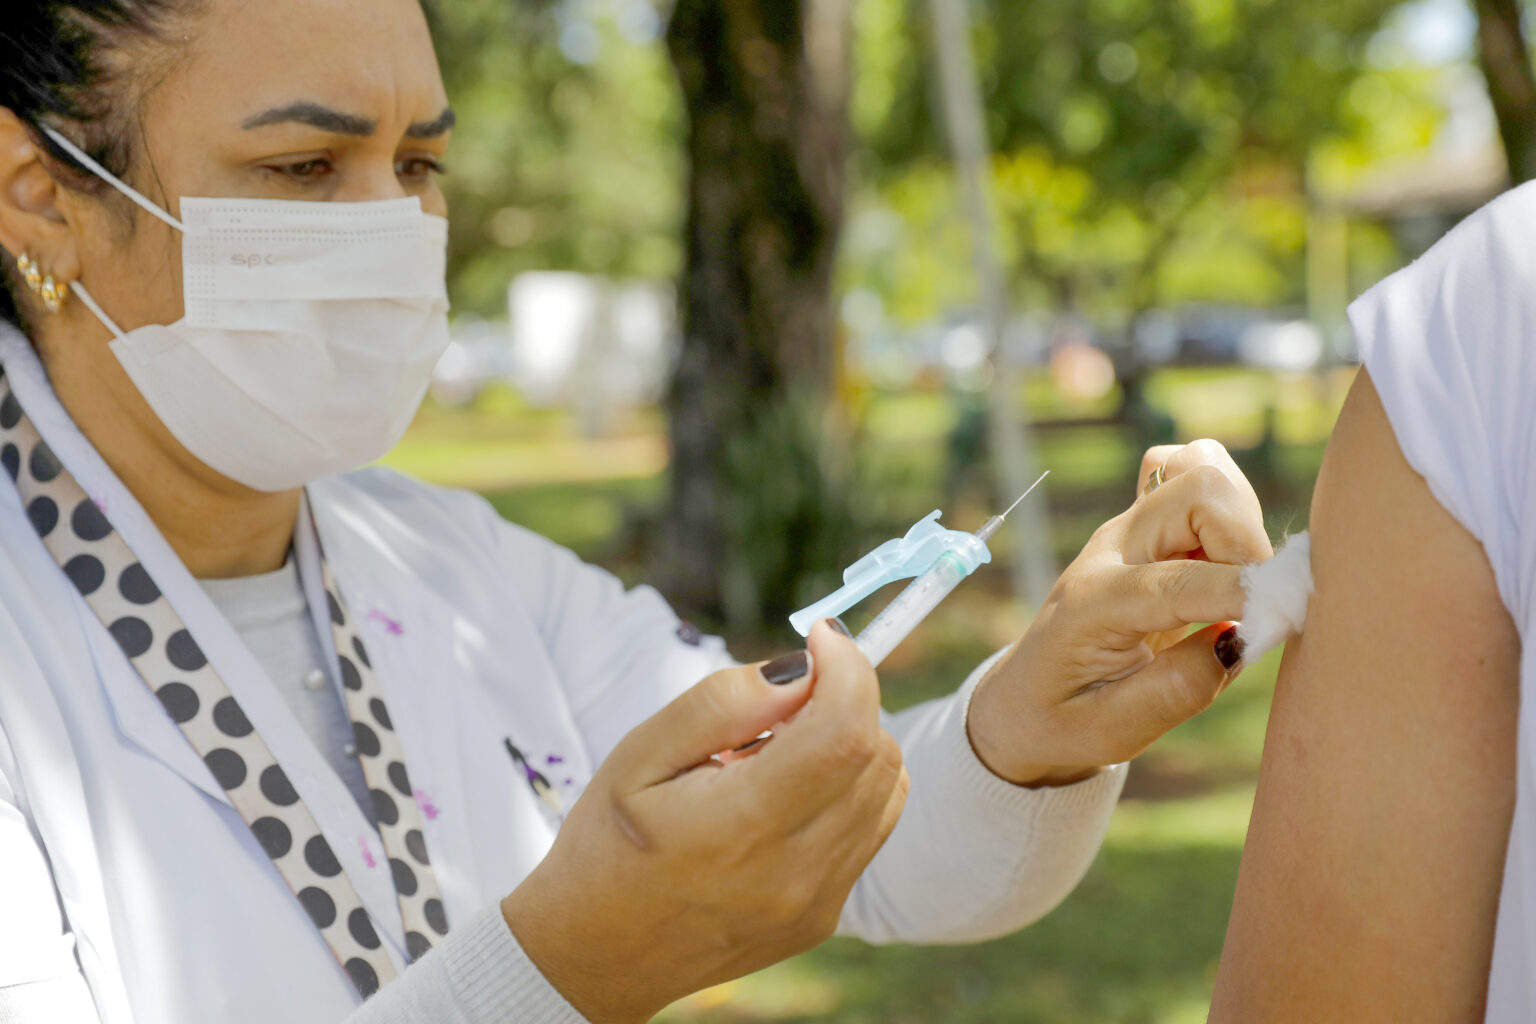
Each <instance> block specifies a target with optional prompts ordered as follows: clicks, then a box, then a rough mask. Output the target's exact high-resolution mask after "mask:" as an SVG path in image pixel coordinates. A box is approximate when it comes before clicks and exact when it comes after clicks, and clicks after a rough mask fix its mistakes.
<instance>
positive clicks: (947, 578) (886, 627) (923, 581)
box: [854, 470, 1051, 668]
mask: <svg viewBox="0 0 1536 1024" xmlns="http://www.w3.org/2000/svg"><path fill="white" fill-rule="evenodd" d="M1050 475H1051V471H1050V470H1046V471H1045V472H1044V473H1042V474H1040V479H1039V480H1036V481H1035V482H1034V483H1032V484H1030V486H1029V490H1027V491H1025V492H1024V493H1023V494H1021V495H1019V500H1018V501H1015V502H1014V503H1013V504H1012V505H1010V506H1008V511H1007V512H1004V513H1003V514H1002V515H999V516H993V517H992V518H991V519H988V520H987V521H986V522H985V523H983V524H982V527H981V529H979V530H977V531H976V532H975V534H974V536H975V537H976V539H977V540H979V541H981V542H982V543H983V544H985V543H986V542H987V541H989V540H991V539H992V538H993V537H994V536H996V535H997V531H999V530H1001V529H1002V528H1003V523H1004V522H1005V521H1007V519H1008V516H1009V515H1010V514H1012V512H1013V510H1014V509H1016V508H1018V507H1019V506H1020V505H1021V504H1023V503H1024V499H1025V498H1027V497H1029V496H1030V495H1031V494H1033V493H1034V490H1035V488H1036V487H1039V486H1040V485H1041V484H1042V483H1044V482H1045V478H1046V477H1048V476H1050ZM970 572H971V570H970V569H969V568H968V567H967V566H966V564H965V562H964V561H963V560H962V559H961V558H960V556H958V555H956V554H955V553H954V552H953V551H946V552H945V553H944V554H942V555H940V556H939V558H938V561H936V562H934V563H933V565H932V566H930V567H929V569H928V571H927V572H924V573H923V574H922V575H921V576H919V577H918V578H917V579H915V580H913V581H912V582H911V583H910V584H908V585H907V588H906V589H905V590H903V591H902V592H901V593H900V594H898V595H896V599H895V600H894V601H892V602H891V603H890V604H888V605H886V606H885V610H884V611H882V612H881V613H880V614H879V615H876V616H875V618H874V621H872V622H871V623H870V624H869V625H867V626H865V627H864V630H863V632H861V633H860V634H859V635H858V637H857V638H855V640H854V642H855V643H856V644H858V646H859V650H861V651H863V652H864V655H865V657H867V658H868V659H869V662H870V664H871V665H874V666H875V667H876V668H878V667H879V666H880V663H881V662H882V661H884V660H885V659H886V657H887V656H888V655H889V654H890V653H891V652H892V651H894V650H895V649H896V648H897V647H898V646H899V645H900V644H901V642H902V641H903V640H905V639H906V638H907V636H908V635H909V634H910V633H911V632H912V631H913V630H914V629H916V628H917V627H918V625H919V624H921V623H922V621H923V620H924V619H926V618H927V617H928V616H929V615H930V614H931V613H932V612H933V610H934V609H935V608H937V607H938V606H939V605H940V603H942V602H943V600H944V599H945V598H946V597H948V596H949V595H950V594H951V593H952V592H953V591H954V589H955V588H956V587H958V586H959V585H960V581H961V580H963V579H965V578H966V577H967V576H969V575H970Z"/></svg>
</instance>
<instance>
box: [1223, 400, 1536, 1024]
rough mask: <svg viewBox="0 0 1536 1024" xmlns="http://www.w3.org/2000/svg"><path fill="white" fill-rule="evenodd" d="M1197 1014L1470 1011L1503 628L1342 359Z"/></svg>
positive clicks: (1509, 652)
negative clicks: (1212, 984)
mask: <svg viewBox="0 0 1536 1024" xmlns="http://www.w3.org/2000/svg"><path fill="white" fill-rule="evenodd" d="M1312 544H1313V548H1312V567H1313V574H1314V577H1315V580H1316V585H1317V591H1316V594H1315V596H1314V598H1313V603H1312V606H1311V609H1310V612H1309V615H1308V621H1307V632H1306V636H1305V637H1304V638H1303V639H1302V640H1299V641H1297V642H1295V643H1293V644H1292V645H1291V647H1290V648H1289V649H1288V650H1287V652H1286V657H1285V662H1284V664H1283V666H1282V668H1281V672H1280V682H1279V685H1278V688H1277V690H1276V694H1275V703H1274V709H1273V711H1272V714H1271V718H1270V724H1269V733H1268V736H1267V738H1266V740H1265V745H1264V763H1263V768H1262V770H1261V772H1260V778H1259V791H1258V799H1257V802H1256V803H1255V806H1254V812H1253V820H1252V823H1251V825H1250V827H1249V833H1248V842H1247V847H1246V848H1245V850H1244V853H1243V863H1242V870H1241V872H1240V874H1239V877H1238V883H1237V896H1236V899H1235V902H1234V904H1233V909H1232V918H1231V923H1230V925H1229V927H1228V932H1227V940H1226V947H1225V950H1224V952H1223V954H1222V963H1221V970H1220V973H1219V976H1218V979H1217V984H1216V995H1215V1000H1214V1003H1213V1006H1212V1013H1211V1019H1212V1020H1213V1021H1222V1022H1225V1021H1242V1022H1245V1024H1247V1022H1263V1021H1321V1020H1349V1021H1393V1022H1401V1021H1413V1020H1425V1021H1430V1020H1432V1021H1437V1022H1445V1021H1462V1020H1466V1021H1473V1020H1475V1021H1481V1020H1482V1019H1483V1002H1484V998H1485V994H1486V988H1487V977H1488V966H1489V960H1490V955H1491V951H1492V946H1493V933H1494V924H1495V918H1496V913H1497V908H1498V899H1499V889H1500V885H1501V882H1502V877H1503V863H1504V851H1505V846H1506V843H1507V840H1508V835H1509V823H1510V816H1511V813H1512V811H1513V807H1514V799H1515V735H1516V719H1517V714H1518V708H1519V686H1518V679H1519V674H1518V662H1519V646H1520V640H1519V635H1518V632H1517V631H1516V629H1515V625H1514V623H1513V621H1512V620H1511V618H1510V616H1509V614H1508V612H1507V611H1506V609H1505V607H1504V605H1503V604H1502V602H1501V601H1500V598H1499V594H1498V590H1497V588H1496V584H1495V580H1494V576H1493V571H1492V568H1491V566H1490V565H1489V563H1488V558H1487V555H1486V554H1485V553H1484V551H1483V548H1482V547H1481V545H1479V544H1478V542H1477V541H1476V539H1474V538H1473V536H1472V535H1471V534H1469V533H1468V532H1467V531H1466V530H1465V529H1464V528H1463V527H1462V526H1461V525H1460V524H1459V523H1458V522H1457V521H1456V520H1455V519H1453V518H1452V517H1451V516H1450V514H1449V513H1447V512H1446V511H1445V510H1444V509H1443V508H1442V507H1441V506H1440V504H1439V503H1438V502H1437V501H1436V500H1435V498H1434V497H1433V495H1432V494H1431V493H1430V490H1429V487H1428V485H1427V484H1426V483H1425V481H1424V480H1423V479H1422V478H1421V477H1419V476H1418V475H1417V474H1416V473H1415V472H1414V471H1413V470H1412V468H1411V467H1410V466H1409V465H1408V463H1407V462H1406V461H1405V459H1404V458H1403V455H1402V451H1401V449H1400V448H1399V447H1398V444H1397V440H1396V438H1395V437H1394V435H1393V433H1392V430H1391V425H1390V423H1389V422H1388V420H1387V417H1386V414H1385V412H1384V411H1383V409H1382V406H1381V403H1380V400H1379V399H1378V397H1377V395H1376V392H1375V389H1374V387H1373V386H1372V384H1371V381H1370V379H1369V377H1368V376H1367V375H1366V374H1365V373H1364V371H1362V373H1361V375H1360V379H1359V380H1358V381H1357V383H1356V385H1355V388H1354V390H1353V392H1352V393H1351V396H1350V399H1349V402H1348V403H1347V405H1346V407H1345V410H1344V413H1343V415H1342V416H1341V418H1340V421H1339V425H1338V428H1337V430H1336V431H1335V434H1334V438H1333V441H1332V443H1331V444H1330V446H1329V449H1328V455H1327V457H1326V458H1325V460H1324V464H1323V470H1322V474H1321V476H1320V478H1319V480H1318V485H1317V492H1316V496H1315V499H1314V502H1313V512H1312Z"/></svg>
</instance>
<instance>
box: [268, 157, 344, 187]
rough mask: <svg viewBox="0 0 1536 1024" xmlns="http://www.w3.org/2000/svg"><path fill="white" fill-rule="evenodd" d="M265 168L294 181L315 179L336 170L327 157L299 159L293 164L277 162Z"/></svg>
mask: <svg viewBox="0 0 1536 1024" xmlns="http://www.w3.org/2000/svg"><path fill="white" fill-rule="evenodd" d="M267 170H269V171H275V172H277V173H278V174H282V175H284V176H286V177H289V178H292V179H294V180H295V181H305V182H308V181H316V180H318V179H320V178H324V177H326V176H328V175H330V174H331V173H332V172H334V171H335V170H336V165H335V164H334V163H333V162H331V160H330V159H329V158H327V157H316V158H314V159H313V160H301V161H300V162H298V163H294V164H279V165H276V166H272V167H268V168H267Z"/></svg>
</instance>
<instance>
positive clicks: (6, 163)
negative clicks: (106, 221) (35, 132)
mask: <svg viewBox="0 0 1536 1024" xmlns="http://www.w3.org/2000/svg"><path fill="white" fill-rule="evenodd" d="M58 199H59V185H58V182H57V181H55V180H54V177H53V175H52V174H51V173H50V172H49V170H48V165H47V163H45V162H44V159H43V155H42V153H41V152H39V151H38V148H37V146H36V144H34V143H33V141H32V135H31V133H30V132H29V131H28V130H27V125H26V124H25V123H24V122H23V121H22V120H21V118H19V117H17V116H16V114H15V113H14V112H13V111H11V110H9V109H7V108H5V107H0V246H4V248H5V250H6V251H7V252H9V253H10V254H11V255H13V256H19V255H21V254H23V253H27V254H29V255H31V257H32V258H33V259H34V260H36V261H37V263H38V265H39V266H41V267H42V268H43V271H44V272H45V273H48V274H52V275H53V277H54V278H55V279H56V280H57V281H59V282H60V283H68V282H70V281H73V280H75V279H76V278H77V277H79V276H80V253H79V249H78V247H77V246H76V245H75V236H74V232H73V231H71V230H70V227H69V225H68V224H67V223H66V222H65V219H64V217H63V215H62V214H61V213H60V211H59V206H58Z"/></svg>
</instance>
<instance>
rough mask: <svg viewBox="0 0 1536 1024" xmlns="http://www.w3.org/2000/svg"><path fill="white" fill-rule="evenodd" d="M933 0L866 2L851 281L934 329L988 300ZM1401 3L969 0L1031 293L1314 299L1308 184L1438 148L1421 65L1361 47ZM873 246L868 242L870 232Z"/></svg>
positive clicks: (1076, 302)
mask: <svg viewBox="0 0 1536 1024" xmlns="http://www.w3.org/2000/svg"><path fill="white" fill-rule="evenodd" d="M926 6H927V0H858V15H857V24H858V26H859V28H860V49H859V54H858V69H859V70H858V75H857V85H856V90H855V96H854V102H853V113H854V123H855V127H856V129H857V131H858V132H859V133H860V135H861V138H862V140H863V142H864V146H865V152H864V153H863V155H862V157H861V166H862V170H863V172H864V174H865V177H866V180H867V181H868V182H869V183H870V185H871V187H870V189H869V190H868V191H866V192H865V193H864V194H863V195H861V197H860V201H859V203H858V209H859V211H860V217H861V218H862V219H863V220H864V221H865V222H874V223H878V224H881V225H883V226H884V230H882V231H876V232H870V231H869V230H862V231H861V230H860V221H859V219H856V220H855V224H854V230H853V232H852V233H851V237H850V243H851V244H850V247H849V256H850V260H849V266H848V268H847V272H846V274H845V277H846V279H847V282H848V283H849V284H850V285H858V286H863V287H869V288H872V289H874V290H875V291H877V292H879V293H880V294H882V295H884V296H886V297H888V299H889V303H888V304H889V306H890V307H891V308H892V310H893V312H894V314H895V315H896V317H897V318H898V319H900V320H903V321H906V322H918V321H923V320H928V319H931V318H933V317H934V316H935V315H939V314H942V313H943V312H944V311H946V310H947V309H949V308H952V307H954V306H957V305H965V304H968V303H969V302H970V301H971V298H972V295H973V293H974V286H973V285H972V284H970V282H969V280H968V277H967V274H966V272H965V268H966V267H967V265H968V262H967V261H968V248H967V246H968V242H967V240H966V236H965V233H964V231H963V230H962V229H961V228H960V226H959V225H957V224H956V223H955V219H954V211H955V210H956V209H957V207H958V201H957V197H956V195H955V193H954V183H953V179H952V175H951V174H950V173H949V170H948V158H947V156H946V153H945V143H944V138H943V133H942V126H941V125H940V124H938V123H936V122H937V117H938V115H937V114H936V112H935V111H934V109H933V104H934V89H933V87H932V85H931V82H932V81H933V75H934V72H933V69H932V67H931V66H930V64H931V61H930V58H929V56H928V54H929V50H930V47H931V41H930V40H929V39H928V37H927V27H926V26H927V21H926V11H925V8H926ZM1395 6H1396V4H1395V3H1393V2H1392V0H1296V2H1291V3H1280V2H1278V0H1086V2H1085V0H1030V2H1027V3H1021V2H1018V0H986V2H976V3H973V4H972V7H973V10H974V12H975V18H976V32H975V44H976V49H977V52H978V59H979V61H980V64H981V72H982V77H983V84H984V89H985V92H986V103H987V114H988V118H989V130H990V134H991V138H992V142H993V144H994V146H995V148H996V150H997V153H998V156H997V158H996V161H995V164H994V169H993V193H994V197H995V200H996V206H997V210H998V214H999V221H1000V223H999V239H998V240H999V244H1000V245H1001V247H1002V249H1003V251H1004V253H1005V255H1006V257H1007V259H1008V263H1009V265H1010V267H1011V268H1012V270H1013V282H1012V283H1013V289H1014V293H1015V295H1014V298H1015V302H1016V304H1018V305H1020V306H1023V307H1026V308H1040V309H1048V310H1077V311H1082V312H1087V313H1090V314H1093V315H1094V316H1096V317H1097V318H1098V319H1099V320H1100V321H1101V322H1102V323H1103V324H1104V325H1105V326H1108V327H1111V328H1113V327H1117V326H1123V325H1124V324H1125V323H1126V322H1127V321H1128V320H1129V319H1130V318H1132V317H1134V316H1135V315H1136V314H1137V313H1138V312H1140V311H1142V310H1144V309H1146V308H1148V307H1150V306H1152V305H1154V304H1177V303H1181V302H1190V301H1224V302H1240V303H1251V304H1270V305H1276V304H1299V303H1300V301H1301V300H1302V299H1303V298H1304V282H1305V273H1304V263H1303V260H1304V256H1305V240H1306V217H1307V186H1308V182H1307V175H1308V170H1309V160H1310V158H1311V156H1312V154H1313V153H1314V152H1320V153H1322V154H1323V156H1322V158H1321V159H1322V160H1323V163H1324V164H1325V165H1326V166H1328V167H1330V168H1332V167H1336V166H1337V165H1339V164H1340V163H1349V162H1350V161H1354V162H1356V163H1359V162H1363V161H1366V160H1369V159H1373V158H1376V157H1378V156H1379V155H1380V154H1382V153H1383V152H1394V151H1404V150H1407V149H1410V148H1413V147H1418V148H1422V147H1423V145H1424V144H1425V142H1426V141H1427V138H1428V136H1429V135H1431V134H1432V133H1433V131H1434V128H1435V127H1436V125H1437V124H1438V113H1437V109H1436V106H1435V104H1434V101H1433V96H1432V95H1431V93H1430V90H1429V89H1428V88H1426V86H1427V85H1429V84H1431V83H1430V82H1429V81H1427V79H1426V76H1425V75H1424V74H1420V75H1419V76H1418V78H1417V79H1416V78H1415V76H1414V73H1413V72H1411V71H1400V70H1395V69H1378V68H1375V67H1373V66H1372V64H1371V63H1370V61H1368V60H1367V58H1366V51H1367V48H1368V46H1369V44H1370V43H1371V41H1372V40H1373V38H1374V37H1375V36H1376V34H1377V32H1378V31H1379V29H1380V27H1381V24H1382V21H1383V18H1384V17H1385V16H1386V14H1387V13H1388V12H1389V11H1390V10H1392V9H1393V8H1394V7H1395ZM866 243H867V244H866Z"/></svg>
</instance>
